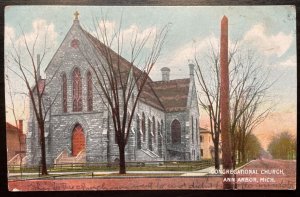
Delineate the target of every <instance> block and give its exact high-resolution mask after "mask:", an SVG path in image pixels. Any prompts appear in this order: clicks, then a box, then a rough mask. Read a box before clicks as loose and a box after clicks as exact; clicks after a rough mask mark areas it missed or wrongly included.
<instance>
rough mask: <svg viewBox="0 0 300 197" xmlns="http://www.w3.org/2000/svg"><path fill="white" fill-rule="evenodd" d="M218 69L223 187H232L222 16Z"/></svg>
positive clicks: (225, 38) (225, 36)
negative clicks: (219, 74) (219, 73)
mask: <svg viewBox="0 0 300 197" xmlns="http://www.w3.org/2000/svg"><path fill="white" fill-rule="evenodd" d="M220 46H221V47H220V66H221V68H220V70H221V84H220V85H221V90H220V91H221V93H220V96H221V97H220V107H221V109H220V110H221V111H220V112H221V137H222V160H223V170H224V175H223V189H233V181H232V175H231V174H230V173H229V171H230V170H232V158H231V141H230V112H229V71H228V19H227V17H226V16H223V18H222V20H221V44H220Z"/></svg>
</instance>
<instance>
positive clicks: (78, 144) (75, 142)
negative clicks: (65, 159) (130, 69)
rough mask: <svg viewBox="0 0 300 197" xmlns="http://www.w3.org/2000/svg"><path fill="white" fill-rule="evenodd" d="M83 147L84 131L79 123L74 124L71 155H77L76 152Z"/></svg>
mask: <svg viewBox="0 0 300 197" xmlns="http://www.w3.org/2000/svg"><path fill="white" fill-rule="evenodd" d="M84 149H85V139H84V133H83V129H82V127H81V125H79V124H78V125H76V126H75V128H74V130H73V135H72V155H73V156H77V155H78V153H79V152H80V151H82V150H84Z"/></svg>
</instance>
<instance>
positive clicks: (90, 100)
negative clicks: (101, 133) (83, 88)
mask: <svg viewBox="0 0 300 197" xmlns="http://www.w3.org/2000/svg"><path fill="white" fill-rule="evenodd" d="M86 78H87V110H88V111H93V80H92V74H91V72H90V71H88V73H87V76H86Z"/></svg>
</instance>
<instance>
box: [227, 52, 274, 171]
mask: <svg viewBox="0 0 300 197" xmlns="http://www.w3.org/2000/svg"><path fill="white" fill-rule="evenodd" d="M231 66H232V69H231V73H230V97H231V102H230V104H231V110H230V113H231V126H230V132H231V136H232V155H233V167H234V168H235V165H236V154H237V152H238V150H241V151H242V152H244V153H242V152H241V154H245V151H244V149H245V140H246V137H247V135H249V134H250V133H251V132H252V131H253V129H254V128H255V127H256V126H257V125H258V124H260V123H261V122H262V121H263V120H264V119H265V118H266V117H267V116H268V115H269V112H270V110H271V109H272V107H271V105H269V106H268V104H267V102H268V100H267V96H268V90H269V89H270V87H271V86H272V85H273V84H274V82H271V81H270V80H269V73H268V71H266V70H265V69H264V67H263V64H262V63H261V61H260V58H259V56H257V55H256V54H255V52H254V51H253V50H250V49H242V48H241V47H240V48H239V49H238V52H237V53H236V54H235V56H233V59H232V65H231Z"/></svg>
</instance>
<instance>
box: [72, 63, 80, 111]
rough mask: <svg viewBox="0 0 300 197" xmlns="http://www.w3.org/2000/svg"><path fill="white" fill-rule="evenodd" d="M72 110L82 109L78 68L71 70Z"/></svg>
mask: <svg viewBox="0 0 300 197" xmlns="http://www.w3.org/2000/svg"><path fill="white" fill-rule="evenodd" d="M73 111H74V112H77V111H82V84H81V75H80V71H79V69H78V68H75V69H74V71H73Z"/></svg>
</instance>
